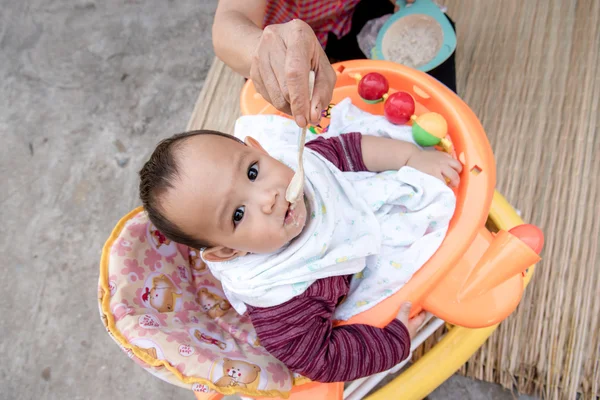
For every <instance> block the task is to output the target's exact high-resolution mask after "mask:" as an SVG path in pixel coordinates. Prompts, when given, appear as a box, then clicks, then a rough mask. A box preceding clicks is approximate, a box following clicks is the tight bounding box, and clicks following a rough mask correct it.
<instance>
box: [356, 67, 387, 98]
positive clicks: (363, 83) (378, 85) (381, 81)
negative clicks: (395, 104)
mask: <svg viewBox="0 0 600 400" xmlns="http://www.w3.org/2000/svg"><path fill="white" fill-rule="evenodd" d="M388 90H390V84H389V83H388V80H387V79H386V78H385V76H383V75H381V74H379V73H377V72H371V73H369V74H367V75H365V76H364V77H363V78H361V79H360V81H359V82H358V94H359V95H360V97H361V98H362V99H363V100H364V101H365V102H367V103H370V104H375V103H379V102H380V101H383V100H385V95H386V94H387V92H388Z"/></svg>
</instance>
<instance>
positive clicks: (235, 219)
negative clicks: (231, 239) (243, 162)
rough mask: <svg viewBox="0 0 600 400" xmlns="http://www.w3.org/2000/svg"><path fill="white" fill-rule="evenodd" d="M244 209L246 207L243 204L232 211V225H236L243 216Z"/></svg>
mask: <svg viewBox="0 0 600 400" xmlns="http://www.w3.org/2000/svg"><path fill="white" fill-rule="evenodd" d="M248 175H250V174H249V173H248ZM245 211H246V207H244V206H241V207H238V209H237V210H235V211H234V213H233V224H234V225H237V224H238V223H239V222H240V221H241V220H242V219H243V218H244V212H245Z"/></svg>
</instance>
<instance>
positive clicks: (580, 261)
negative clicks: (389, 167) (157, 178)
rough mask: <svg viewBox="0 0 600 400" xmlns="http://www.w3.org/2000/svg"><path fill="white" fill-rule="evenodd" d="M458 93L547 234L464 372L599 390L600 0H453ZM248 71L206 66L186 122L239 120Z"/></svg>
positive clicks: (225, 127) (550, 387)
mask: <svg viewBox="0 0 600 400" xmlns="http://www.w3.org/2000/svg"><path fill="white" fill-rule="evenodd" d="M444 3H445V4H446V5H447V6H448V8H449V14H450V15H451V16H452V17H453V19H454V20H455V21H456V22H457V28H458V51H457V73H458V87H459V94H460V95H461V97H462V98H463V99H465V101H466V102H467V104H469V105H470V107H471V108H472V109H473V110H474V111H475V113H476V114H477V115H478V116H479V118H480V119H481V122H482V123H483V126H484V127H485V129H486V132H487V134H488V136H489V139H490V142H491V144H492V148H493V149H494V152H495V155H496V163H497V169H498V185H497V186H498V189H499V190H500V192H501V193H503V194H504V195H505V196H506V197H507V198H508V200H509V201H510V202H511V203H512V204H513V205H514V206H515V207H516V208H518V209H519V210H521V212H522V214H523V218H524V219H525V220H526V221H528V222H532V223H534V224H536V225H538V226H540V227H541V228H542V229H543V230H544V233H545V235H546V246H545V249H544V252H543V254H542V256H543V258H544V260H543V261H542V262H541V263H540V264H539V267H538V268H537V269H536V274H535V276H534V278H533V281H532V284H531V285H530V286H529V287H528V289H527V291H526V294H525V296H524V298H523V300H522V302H521V305H520V306H519V308H518V310H517V312H515V313H514V314H513V315H512V316H511V317H510V318H509V319H508V320H507V321H505V322H504V323H502V324H501V325H500V327H499V328H498V330H497V331H496V333H495V334H494V335H493V336H492V337H491V338H490V340H489V341H488V342H487V343H486V344H485V345H484V346H483V348H482V349H481V350H480V351H479V352H478V353H477V354H476V355H474V356H473V357H472V359H471V360H470V361H469V363H468V364H467V365H466V366H465V367H464V368H463V370H462V372H463V373H464V374H466V375H467V376H470V377H474V378H477V379H482V380H486V381H490V382H496V383H500V384H502V385H504V386H505V387H507V388H514V389H517V390H518V391H519V392H521V393H528V394H537V395H540V396H542V397H543V398H548V399H559V398H560V399H562V398H569V399H573V398H575V393H577V392H580V393H582V394H583V398H584V399H590V398H595V397H596V396H600V361H599V360H600V246H599V245H598V244H599V239H598V238H599V237H600V218H599V215H600V177H599V174H598V171H600V137H599V124H600V118H599V116H598V115H599V113H600V73H599V72H598V69H599V68H600V67H599V65H600V55H599V53H600V28H599V24H600V1H597V0H579V1H568V0H565V1H558V0H555V1H544V0H502V1H494V2H491V1H475V0H447V1H445V2H444ZM242 85H243V79H242V78H241V77H239V76H237V75H235V74H234V73H233V72H232V71H231V70H229V69H228V68H227V67H225V66H224V65H223V64H222V63H221V62H220V61H218V60H217V61H215V63H214V64H213V67H212V68H211V70H210V71H209V75H208V77H207V80H206V82H205V85H204V88H203V89H202V92H201V94H200V97H199V99H198V102H197V103H196V107H195V108H194V113H193V115H192V118H191V119H190V122H189V124H188V128H189V129H197V128H201V127H202V128H209V129H219V130H222V131H225V132H232V131H233V123H234V121H235V118H236V117H237V116H238V115H239V104H238V103H239V90H240V88H241V86H242Z"/></svg>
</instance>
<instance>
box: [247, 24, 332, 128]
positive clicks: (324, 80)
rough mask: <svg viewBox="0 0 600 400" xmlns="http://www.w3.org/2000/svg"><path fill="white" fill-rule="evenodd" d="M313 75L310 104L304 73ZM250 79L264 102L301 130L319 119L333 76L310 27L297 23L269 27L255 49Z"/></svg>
mask: <svg viewBox="0 0 600 400" xmlns="http://www.w3.org/2000/svg"><path fill="white" fill-rule="evenodd" d="M310 70H313V71H314V72H315V87H314V91H313V95H312V101H310V100H309V98H310V96H309V93H308V73H309V71H310ZM250 78H251V79H252V81H253V82H254V86H255V87H256V90H257V92H258V93H260V94H261V95H262V96H263V97H264V98H265V100H267V101H268V102H269V103H271V104H272V105H273V106H274V107H275V108H276V109H278V110H279V111H282V112H284V113H287V114H291V115H293V116H294V119H295V120H296V123H297V124H298V125H299V126H301V127H304V126H306V125H307V123H308V122H312V123H314V124H316V123H318V122H319V120H320V119H321V111H322V110H323V109H325V108H326V107H327V106H328V105H329V103H330V101H331V97H332V95H333V88H334V86H335V81H336V74H335V71H334V70H333V68H332V67H331V64H329V60H328V59H327V56H326V55H325V52H324V51H323V48H322V47H321V45H320V43H319V41H318V39H317V37H316V36H315V33H314V32H313V30H312V28H311V27H310V26H309V25H308V24H306V23H305V22H303V21H301V20H293V21H290V22H287V23H285V24H277V25H269V26H267V27H266V28H265V29H264V30H263V32H262V35H261V38H260V41H259V43H258V45H257V46H256V50H255V52H254V55H253V58H252V65H251V67H250Z"/></svg>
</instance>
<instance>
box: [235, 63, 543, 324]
mask: <svg viewBox="0 0 600 400" xmlns="http://www.w3.org/2000/svg"><path fill="white" fill-rule="evenodd" d="M334 69H335V70H336V73H337V83H336V87H335V90H334V93H333V100H332V102H333V103H338V102H340V101H341V100H343V99H344V98H346V97H350V98H351V99H352V102H353V104H354V105H356V106H358V107H360V108H361V109H363V110H365V111H368V112H370V113H373V114H383V103H378V104H367V103H365V102H364V101H362V100H361V99H360V97H359V96H358V92H357V85H356V80H355V79H354V78H353V75H354V74H356V73H360V74H362V75H365V74H367V73H369V72H379V73H381V74H383V75H384V76H386V77H387V79H388V80H389V84H390V94H391V93H393V92H395V91H398V90H402V91H406V92H409V93H410V94H412V95H413V97H414V98H415V100H416V101H417V107H416V112H415V113H416V114H417V115H420V114H422V113H424V112H428V111H435V112H437V113H440V114H441V115H443V116H444V117H445V119H446V121H447V122H448V133H449V135H450V138H451V140H452V142H453V144H454V148H455V151H456V155H457V156H458V157H459V159H460V160H461V162H462V163H463V165H464V169H463V172H462V173H461V177H460V178H461V183H460V186H459V187H458V189H457V190H456V191H455V193H456V196H457V206H456V212H455V215H454V217H453V219H452V221H451V223H450V227H449V230H448V234H447V236H446V238H445V240H444V242H443V243H442V245H441V247H440V248H439V249H438V251H437V252H436V253H435V255H434V256H433V257H432V258H431V259H430V260H429V261H428V262H427V263H426V264H425V265H424V266H423V267H422V268H421V269H420V270H419V271H418V272H417V273H416V274H415V275H414V276H413V278H412V279H411V280H410V281H409V282H408V283H407V284H406V285H405V286H404V287H403V288H402V289H401V290H400V291H399V292H397V293H396V294H395V295H393V296H391V297H389V298H388V299H386V300H385V301H383V302H382V303H380V304H378V305H377V306H375V307H374V308H372V309H371V310H368V311H366V312H364V313H362V314H359V315H357V316H355V317H354V318H352V319H351V320H349V321H346V322H344V324H348V323H364V324H369V325H373V326H380V327H382V326H385V325H387V324H388V323H389V322H390V321H391V320H392V319H393V318H394V317H395V316H396V314H397V312H398V309H399V306H400V304H401V303H402V302H404V301H406V300H410V301H412V303H413V304H414V307H413V310H412V312H413V314H414V313H417V312H418V311H420V310H422V309H424V310H426V311H429V312H431V313H432V314H434V315H435V316H437V317H440V318H442V319H444V320H445V321H447V322H449V323H452V324H455V325H459V326H464V327H470V328H479V327H485V326H491V325H494V324H496V323H498V322H500V321H502V320H503V319H505V318H506V317H507V316H508V315H509V314H510V313H511V312H512V311H513V310H514V309H515V308H516V306H517V304H518V303H519V301H520V299H521V296H522V293H523V276H522V273H523V272H524V271H525V269H526V268H527V267H529V266H530V265H533V264H535V263H536V262H537V261H538V260H539V256H538V254H537V252H536V251H534V250H532V248H531V247H530V246H531V244H530V246H528V245H527V244H526V243H525V241H524V240H523V236H524V235H525V236H527V235H530V236H531V235H533V237H534V239H533V241H535V240H537V239H540V238H541V233H540V232H539V230H536V229H537V228H535V227H531V226H528V227H529V228H530V229H521V230H520V231H518V234H513V233H510V232H505V231H500V232H498V234H493V233H491V232H489V231H488V229H486V227H485V223H486V220H487V217H488V213H489V210H490V204H491V202H492V196H493V194H494V187H495V183H496V168H495V163H494V156H493V154H492V150H491V148H490V145H489V142H488V140H487V137H486V134H485V132H484V130H483V127H482V126H481V124H480V122H479V120H478V119H477V117H476V116H475V114H474V113H473V112H472V111H471V109H470V108H469V107H468V106H467V105H466V104H465V103H464V102H463V101H462V100H461V99H460V98H459V97H458V96H457V95H456V94H454V93H453V92H452V91H451V90H449V89H448V88H446V87H445V86H444V85H443V84H441V83H440V82H438V81H437V80H435V79H434V78H432V77H430V76H428V75H427V74H425V73H422V72H420V71H416V70H413V69H410V68H407V67H403V66H401V65H398V64H394V63H390V62H386V61H372V60H364V61H363V60H361V61H348V62H343V63H338V64H335V65H334ZM241 110H242V114H244V115H250V114H278V115H284V114H281V113H279V112H278V111H277V110H275V109H274V108H273V107H272V106H271V105H270V104H268V103H267V102H266V101H265V100H264V99H263V98H262V97H261V96H260V95H259V94H258V93H256V90H255V88H254V85H253V84H252V82H251V81H248V82H247V83H246V85H245V86H244V88H243V90H242V94H241ZM321 125H322V126H323V127H325V126H327V125H328V121H327V120H325V119H324V120H323V121H322V124H321ZM524 232H526V234H525V233H524ZM520 238H521V239H520ZM536 238H537V239H536ZM535 250H537V251H539V249H535Z"/></svg>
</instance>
